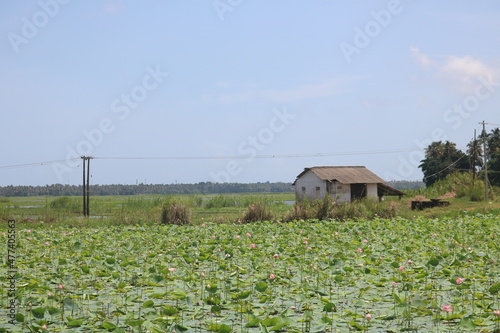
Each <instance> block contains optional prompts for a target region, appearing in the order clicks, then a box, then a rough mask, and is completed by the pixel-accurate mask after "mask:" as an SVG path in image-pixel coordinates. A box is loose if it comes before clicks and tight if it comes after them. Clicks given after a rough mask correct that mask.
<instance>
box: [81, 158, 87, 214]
mask: <svg viewBox="0 0 500 333" xmlns="http://www.w3.org/2000/svg"><path fill="white" fill-rule="evenodd" d="M85 159H86V157H85V156H82V161H83V185H82V190H83V193H82V195H83V216H87V195H86V193H85Z"/></svg>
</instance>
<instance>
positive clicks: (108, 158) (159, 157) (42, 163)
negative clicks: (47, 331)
mask: <svg viewBox="0 0 500 333" xmlns="http://www.w3.org/2000/svg"><path fill="white" fill-rule="evenodd" d="M413 151H423V149H415V148H409V149H393V150H373V151H358V152H330V153H300V154H268V155H255V156H252V155H250V156H249V155H225V156H88V157H89V158H91V159H101V160H232V159H254V158H258V159H266V158H267V159H271V158H305V157H331V156H355V155H373V154H393V153H404V152H413ZM80 159H81V157H78V158H71V159H65V160H53V161H44V162H35V163H25V164H14V165H4V166H0V170H5V169H15V168H24V167H31V166H44V165H51V164H55V163H64V162H70V161H76V160H80Z"/></svg>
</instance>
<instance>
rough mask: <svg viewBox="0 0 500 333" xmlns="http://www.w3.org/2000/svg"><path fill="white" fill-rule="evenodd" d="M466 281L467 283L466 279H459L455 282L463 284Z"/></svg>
mask: <svg viewBox="0 0 500 333" xmlns="http://www.w3.org/2000/svg"><path fill="white" fill-rule="evenodd" d="M464 281H465V279H464V278H457V279H456V280H455V283H456V284H462V283H463V282H464Z"/></svg>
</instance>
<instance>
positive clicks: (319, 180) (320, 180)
mask: <svg viewBox="0 0 500 333" xmlns="http://www.w3.org/2000/svg"><path fill="white" fill-rule="evenodd" d="M293 185H294V186H295V197H296V199H297V201H300V200H303V199H308V200H315V199H323V198H324V197H325V195H330V196H331V197H332V199H333V200H334V201H335V202H339V203H340V202H351V201H354V200H356V199H361V198H374V199H378V200H382V198H383V197H384V196H387V195H397V196H399V197H400V198H401V197H402V196H403V195H405V194H406V193H404V192H401V191H399V190H397V189H395V188H392V187H391V186H389V185H386V184H384V180H383V179H382V178H380V177H379V176H377V175H376V174H374V173H373V172H371V171H370V170H368V169H367V168H366V167H364V166H318V167H311V168H305V169H304V171H302V172H301V173H300V174H299V175H298V176H297V179H295V181H294V182H293Z"/></svg>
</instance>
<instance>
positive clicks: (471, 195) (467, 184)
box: [429, 172, 484, 201]
mask: <svg viewBox="0 0 500 333" xmlns="http://www.w3.org/2000/svg"><path fill="white" fill-rule="evenodd" d="M429 192H431V193H435V194H436V195H435V196H437V194H444V193H447V192H454V193H455V194H456V196H457V198H464V199H466V200H470V201H481V200H484V182H483V181H482V180H481V179H478V178H477V177H475V176H474V175H473V174H471V173H467V172H455V173H452V174H450V175H448V176H447V177H446V178H445V179H442V180H440V181H438V182H436V183H434V184H433V185H432V186H431V187H430V188H429Z"/></svg>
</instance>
